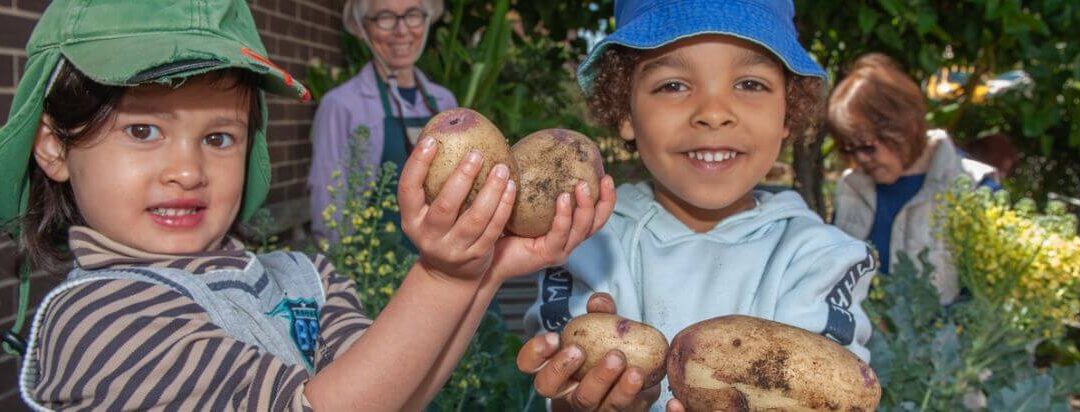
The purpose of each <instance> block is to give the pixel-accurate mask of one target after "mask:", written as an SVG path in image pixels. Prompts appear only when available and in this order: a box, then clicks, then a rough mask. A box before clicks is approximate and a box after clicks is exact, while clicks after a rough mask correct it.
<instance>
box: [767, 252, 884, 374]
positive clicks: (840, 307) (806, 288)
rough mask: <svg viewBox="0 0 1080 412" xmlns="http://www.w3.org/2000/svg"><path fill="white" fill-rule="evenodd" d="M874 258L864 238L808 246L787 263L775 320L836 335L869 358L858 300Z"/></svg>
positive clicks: (868, 329) (867, 321) (874, 265)
mask: <svg viewBox="0 0 1080 412" xmlns="http://www.w3.org/2000/svg"><path fill="white" fill-rule="evenodd" d="M877 268H878V262H877V259H876V257H875V256H874V254H873V251H872V250H871V249H870V247H869V246H867V245H866V244H865V243H863V242H860V241H857V240H854V239H850V240H848V241H844V242H841V243H838V244H834V245H830V246H827V247H823V248H818V249H817V250H813V251H810V252H809V253H807V254H806V255H804V256H802V257H801V258H800V259H799V260H798V262H795V263H794V264H793V267H792V268H791V272H790V273H792V274H793V275H794V276H791V279H790V281H788V282H785V286H784V287H783V289H782V294H781V296H780V299H779V301H778V303H777V308H776V317H775V320H776V321H778V322H783V323H786V324H789V325H793V326H798V327H800V328H803V329H806V330H808V331H811V332H814V333H820V334H821V335H823V336H825V337H827V338H829V339H832V340H833V341H836V342H837V343H839V344H841V345H843V346H844V347H846V348H847V349H848V350H850V351H851V352H853V353H854V354H855V355H857V356H858V357H859V358H861V359H862V360H864V361H866V362H869V361H870V351H869V350H868V349H867V348H866V342H867V341H868V340H869V339H870V333H871V325H870V319H869V317H868V316H867V315H866V311H864V310H863V307H862V301H863V299H865V298H866V295H867V292H868V290H869V289H870V281H871V279H872V278H873V277H874V275H875V274H876V273H877Z"/></svg>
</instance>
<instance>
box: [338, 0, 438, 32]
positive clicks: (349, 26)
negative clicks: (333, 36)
mask: <svg viewBox="0 0 1080 412" xmlns="http://www.w3.org/2000/svg"><path fill="white" fill-rule="evenodd" d="M422 4H423V6H424V10H425V11H427V12H428V25H431V24H434V23H435V20H438V19H439V16H442V13H443V0H423V1H422ZM369 8H371V0H348V1H346V2H345V8H344V9H342V10H341V23H342V24H344V25H345V30H348V31H349V33H351V34H352V35H353V36H363V35H364V30H363V27H364V16H367V12H368V9H369Z"/></svg>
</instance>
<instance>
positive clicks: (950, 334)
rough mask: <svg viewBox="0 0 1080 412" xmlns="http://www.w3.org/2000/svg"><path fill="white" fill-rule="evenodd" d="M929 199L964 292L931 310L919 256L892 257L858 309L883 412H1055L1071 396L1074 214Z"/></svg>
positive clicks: (1077, 286) (1078, 365)
mask: <svg viewBox="0 0 1080 412" xmlns="http://www.w3.org/2000/svg"><path fill="white" fill-rule="evenodd" d="M971 184H972V182H971V181H970V179H967V180H966V181H960V182H958V184H957V186H956V188H955V189H954V190H952V191H950V192H947V193H945V194H943V195H941V199H940V200H941V201H942V202H941V204H940V206H939V207H938V209H937V211H936V213H937V214H936V216H935V225H936V226H935V227H937V230H938V233H939V235H940V236H943V237H944V240H945V241H946V243H947V244H948V245H949V249H950V252H951V253H952V256H953V259H954V263H955V265H956V267H957V272H958V276H959V280H960V284H961V285H962V286H963V289H964V292H963V293H962V294H961V297H960V298H958V299H957V301H956V302H955V303H953V304H951V305H948V306H941V305H939V304H938V295H937V289H936V288H935V287H934V286H933V285H932V284H931V283H930V274H931V273H932V272H933V270H934V268H933V267H932V266H931V265H930V264H929V262H927V261H926V260H925V252H924V253H923V254H922V255H920V256H918V257H916V258H917V259H918V262H921V265H920V264H919V263H918V262H916V261H915V260H913V259H912V257H909V256H907V255H906V254H903V253H901V254H900V256H899V262H898V265H897V267H896V268H895V270H894V271H893V273H892V274H891V275H890V276H883V277H879V278H877V279H875V288H874V289H873V290H872V291H871V293H870V298H869V299H867V301H866V303H865V306H866V308H867V310H868V312H869V313H870V315H871V319H872V321H873V323H874V324H875V325H877V330H875V333H874V334H873V336H872V337H871V341H870V344H869V347H870V349H871V351H872V357H871V361H872V366H873V367H874V370H875V371H876V372H877V373H878V375H879V378H880V379H881V383H882V388H883V390H884V395H883V399H882V409H883V410H957V409H974V410H981V409H988V410H995V411H996V410H1009V411H1014V410H1032V411H1034V410H1038V411H1043V410H1060V411H1068V410H1069V406H1068V399H1069V396H1070V395H1072V394H1077V393H1080V351H1078V347H1077V342H1076V341H1075V340H1072V341H1070V340H1069V339H1068V338H1066V333H1072V334H1074V335H1075V334H1076V332H1077V329H1076V328H1077V326H1078V325H1080V323H1078V320H1080V319H1078V318H1077V316H1078V310H1080V302H1078V298H1080V252H1078V249H1080V238H1078V237H1077V236H1076V229H1077V228H1076V222H1077V220H1076V217H1075V216H1073V215H1069V214H1066V213H1065V209H1064V205H1063V204H1060V203H1053V202H1052V203H1050V204H1049V205H1048V206H1047V208H1046V210H1045V212H1044V213H1040V212H1039V211H1038V210H1037V209H1036V208H1035V205H1034V202H1032V201H1031V200H1030V199H1021V200H1020V201H1018V202H1016V203H1015V204H1013V203H1011V202H1010V201H1009V198H1008V194H1007V193H1006V192H1005V191H998V192H997V193H990V191H989V190H988V189H986V188H982V189H980V190H978V191H974V192H973V191H971V190H970V189H968V188H970V187H971Z"/></svg>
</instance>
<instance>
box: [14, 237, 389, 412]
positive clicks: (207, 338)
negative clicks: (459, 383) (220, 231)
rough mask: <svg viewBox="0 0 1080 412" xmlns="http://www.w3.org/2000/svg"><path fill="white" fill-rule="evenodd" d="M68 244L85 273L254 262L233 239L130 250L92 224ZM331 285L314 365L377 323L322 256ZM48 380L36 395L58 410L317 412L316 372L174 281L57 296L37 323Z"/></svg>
mask: <svg viewBox="0 0 1080 412" xmlns="http://www.w3.org/2000/svg"><path fill="white" fill-rule="evenodd" d="M69 239H70V240H69V243H70V246H71V250H72V252H73V254H74V255H75V261H76V263H77V264H78V265H79V266H80V267H81V268H83V269H86V270H94V269H106V268H124V267H168V268H177V269H184V270H187V271H189V272H192V273H194V274H196V275H198V274H201V273H206V272H207V271H210V270H216V269H243V268H244V267H245V266H246V265H247V264H248V260H249V259H250V256H251V255H248V254H246V252H245V251H244V248H243V244H242V243H241V242H239V241H238V240H236V239H231V238H230V239H229V240H228V241H226V242H225V244H224V245H223V246H222V248H221V249H220V250H217V251H212V252H204V253H197V254H189V255H182V256H179V255H157V254H151V253H147V252H144V251H139V250H136V249H132V248H129V247H127V246H124V245H121V244H119V243H117V242H115V241H112V240H110V239H108V238H105V237H104V236H102V235H101V234H99V233H97V232H94V231H93V230H90V229H89V228H86V227H73V228H72V229H71V231H70V236H69ZM313 262H314V263H315V267H316V268H318V270H319V274H320V276H321V278H322V280H323V286H324V289H325V290H326V293H327V296H326V304H325V305H324V306H323V308H322V309H321V311H320V313H319V326H320V331H319V335H320V336H319V339H318V348H317V349H316V356H315V368H316V370H320V369H322V368H323V367H324V366H326V365H327V364H329V363H330V362H332V361H333V360H334V359H336V358H337V357H338V356H339V355H340V354H342V353H343V352H344V351H345V350H347V349H348V348H349V347H350V346H351V345H352V344H353V343H354V342H355V341H356V340H357V339H358V338H359V337H360V335H361V334H363V332H364V331H365V330H366V329H367V327H368V326H369V325H370V324H371V320H369V319H368V318H367V317H366V316H365V315H364V314H363V313H362V311H361V305H360V301H359V299H358V297H357V294H356V291H355V286H354V284H353V282H352V280H350V279H348V278H346V277H343V276H340V275H338V274H336V273H335V271H334V268H333V265H332V264H331V263H330V262H329V260H327V259H326V258H325V257H324V256H322V255H317V256H315V258H314V259H313ZM37 348H38V349H39V350H38V351H37V354H38V358H37V361H38V365H39V368H40V370H39V372H38V373H39V376H40V380H39V382H38V385H37V386H36V387H33V388H30V392H31V393H30V396H31V398H33V400H34V401H36V402H37V403H39V404H40V405H42V406H45V407H48V408H53V409H107V410H130V409H139V410H143V409H161V410H259V411H263V410H273V411H281V410H310V409H311V407H310V405H309V404H308V402H307V400H306V399H305V398H304V395H303V390H304V384H305V382H306V381H307V380H308V379H309V378H310V376H309V374H308V372H307V370H306V369H305V368H304V366H303V365H287V364H285V363H283V362H282V361H281V360H279V359H278V358H276V357H274V356H272V355H269V354H267V353H265V352H263V351H260V349H259V348H258V347H256V346H253V345H249V344H246V343H244V342H241V341H239V340H237V339H235V338H233V337H231V336H230V335H229V334H228V333H226V332H225V330H223V329H221V328H220V327H218V326H217V325H215V324H213V323H212V322H211V321H210V318H209V317H208V315H207V313H206V311H205V310H204V309H203V308H202V307H201V306H199V305H198V304H196V303H195V302H194V301H193V300H191V299H189V298H187V297H185V296H183V295H181V294H179V293H177V292H176V291H174V290H173V289H170V288H168V287H164V286H159V285H154V284H150V283H145V282H139V281H132V280H117V279H109V280H96V281H91V282H88V283H85V284H82V285H79V286H76V287H74V288H72V289H69V290H67V291H65V292H63V293H61V294H59V295H57V296H56V297H55V298H54V300H53V301H52V304H51V305H49V307H48V308H47V312H46V313H45V314H44V318H43V319H42V323H41V325H40V329H39V331H38V345H37Z"/></svg>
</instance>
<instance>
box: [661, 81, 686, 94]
mask: <svg viewBox="0 0 1080 412" xmlns="http://www.w3.org/2000/svg"><path fill="white" fill-rule="evenodd" d="M686 89H687V87H686V85H685V84H682V83H680V82H676V81H670V82H664V83H663V84H661V85H660V87H657V88H656V90H653V93H678V92H681V91H685V90H686Z"/></svg>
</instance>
